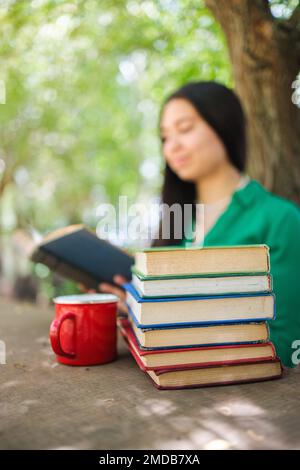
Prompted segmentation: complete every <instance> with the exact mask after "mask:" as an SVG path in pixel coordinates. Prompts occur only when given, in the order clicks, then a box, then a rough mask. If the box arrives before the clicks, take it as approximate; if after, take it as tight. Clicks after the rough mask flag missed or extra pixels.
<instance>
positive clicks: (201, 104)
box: [152, 82, 246, 246]
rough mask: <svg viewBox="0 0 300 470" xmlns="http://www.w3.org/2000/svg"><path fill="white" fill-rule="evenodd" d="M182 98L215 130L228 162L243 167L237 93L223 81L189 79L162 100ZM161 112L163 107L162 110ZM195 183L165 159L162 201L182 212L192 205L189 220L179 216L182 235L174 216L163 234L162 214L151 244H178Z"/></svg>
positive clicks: (243, 134) (243, 145)
mask: <svg viewBox="0 0 300 470" xmlns="http://www.w3.org/2000/svg"><path fill="white" fill-rule="evenodd" d="M176 98H183V99H185V100H187V101H189V102H190V103H191V104H192V105H193V106H194V108H195V109H196V110H197V111H198V113H199V115H200V116H201V117H202V118H203V119H205V121H206V122H207V123H208V124H209V125H210V126H211V127H212V128H213V129H214V130H215V132H216V133H217V135H218V136H219V137H220V139H221V140H222V141H223V143H224V145H225V148H226V150H227V154H228V158H229V160H230V162H231V163H232V164H233V165H234V166H235V167H236V168H237V169H238V170H239V171H244V170H245V165H246V120H245V115H244V112H243V109H242V106H241V103H240V100H239V98H238V97H237V95H236V94H235V93H234V92H233V91H232V90H230V89H229V88H227V87H226V86H224V85H221V84H219V83H216V82H190V83H187V84H186V85H184V86H182V87H181V88H179V89H178V90H177V91H175V92H174V93H172V94H171V95H170V96H169V97H168V98H167V99H166V100H165V102H164V104H163V106H162V110H163V109H164V106H165V105H166V104H167V103H168V102H169V101H171V100H172V99H176ZM161 112H162V111H161ZM195 200H196V186H195V184H194V183H191V182H187V181H183V180H181V179H180V178H179V177H178V176H177V175H176V174H175V173H174V172H173V171H172V170H171V168H170V167H169V165H168V164H167V163H166V166H165V170H164V183H163V188H162V197H161V203H163V204H166V205H167V206H168V207H171V206H172V205H173V204H176V203H177V204H179V205H180V206H181V210H182V214H183V209H184V205H185V204H189V205H190V207H192V213H191V217H190V220H189V219H187V218H185V219H184V218H183V217H182V219H183V220H182V237H181V238H176V237H175V235H176V233H175V228H174V220H173V222H172V221H171V228H170V237H169V238H165V239H164V237H163V233H162V224H163V221H164V218H165V217H169V214H165V215H164V214H163V215H162V218H161V221H160V225H159V232H158V236H157V238H156V239H155V240H154V241H153V243H152V246H172V245H180V244H181V242H182V238H183V236H184V228H185V226H186V224H191V223H192V220H193V219H194V218H195V209H196V206H195V202H196V201H195Z"/></svg>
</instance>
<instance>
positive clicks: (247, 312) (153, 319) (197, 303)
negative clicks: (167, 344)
mask: <svg viewBox="0 0 300 470" xmlns="http://www.w3.org/2000/svg"><path fill="white" fill-rule="evenodd" d="M123 287H124V288H125V290H126V292H127V295H126V303H127V306H128V307H129V309H130V311H131V312H132V314H133V315H134V318H135V319H136V320H137V323H138V324H139V326H140V327H161V326H164V325H166V326H167V325H169V326H171V325H177V324H178V323H180V324H182V325H184V324H192V323H193V324H199V323H226V322H249V321H266V320H271V319H273V318H274V317H275V296H274V294H273V293H253V294H231V295H223V296H220V295H219V296H213V295H211V296H203V295H201V296H189V297H164V298H144V297H141V296H140V295H139V293H138V292H137V290H136V289H135V288H134V286H133V285H132V284H131V283H127V284H124V285H123Z"/></svg>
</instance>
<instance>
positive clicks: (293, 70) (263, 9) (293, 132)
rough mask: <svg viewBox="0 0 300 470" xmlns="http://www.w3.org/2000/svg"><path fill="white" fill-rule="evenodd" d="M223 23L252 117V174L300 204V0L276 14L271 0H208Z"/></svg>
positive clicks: (249, 118) (239, 91)
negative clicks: (299, 84)
mask: <svg viewBox="0 0 300 470" xmlns="http://www.w3.org/2000/svg"><path fill="white" fill-rule="evenodd" d="M205 3H206V6H207V7H208V8H209V9H210V10H211V11H212V13H213V15H214V16H215V18H216V20H217V21H218V22H219V23H220V25H221V27H222V29H223V31H224V33H225V36H226V39H227V43H228V48H229V54H230V58H231V61H232V68H233V78H234V83H235V91H236V92H237V94H238V95H239V97H240V99H241V101H242V104H243V106H244V109H245V113H246V117H247V121H248V149H249V153H248V168H247V170H248V173H249V174H250V176H252V177H253V178H256V179H258V180H259V181H261V183H262V184H263V185H264V186H265V187H266V188H267V189H269V190H271V191H273V192H275V193H277V194H279V195H281V196H284V197H286V198H289V199H292V200H294V201H295V202H297V203H298V204H300V109H299V108H298V107H297V106H296V104H294V103H293V102H292V95H293V92H294V91H295V90H294V89H293V88H292V85H293V82H295V80H296V77H297V74H298V73H299V71H300V5H299V4H298V7H297V8H296V9H295V11H294V13H293V15H292V17H291V18H290V19H289V20H277V19H275V18H274V17H273V16H272V14H271V12H270V9H269V3H268V0H205Z"/></svg>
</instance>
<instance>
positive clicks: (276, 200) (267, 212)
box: [182, 180, 300, 367]
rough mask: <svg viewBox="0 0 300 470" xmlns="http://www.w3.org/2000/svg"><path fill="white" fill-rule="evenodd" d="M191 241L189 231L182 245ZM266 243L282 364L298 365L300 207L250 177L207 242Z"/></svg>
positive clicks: (272, 324)
mask: <svg viewBox="0 0 300 470" xmlns="http://www.w3.org/2000/svg"><path fill="white" fill-rule="evenodd" d="M191 243H192V241H191V237H189V236H187V237H185V238H184V240H183V244H182V245H183V246H191ZM261 243H264V244H266V245H268V246H269V248H270V262H271V274H272V275H273V290H274V292H275V296H276V319H275V320H271V321H269V322H268V324H269V328H270V339H271V341H272V342H273V343H274V345H275V347H276V351H277V355H278V356H279V357H280V359H281V361H282V363H283V364H284V365H285V366H287V367H295V366H296V365H297V362H299V359H300V208H299V207H298V206H296V204H294V203H293V202H290V201H288V200H285V199H283V198H281V197H279V196H276V195H275V194H273V193H271V192H269V191H267V190H266V189H264V188H263V186H261V184H260V183H259V182H258V181H256V180H250V182H249V183H248V184H247V185H246V186H245V187H243V188H242V189H239V190H237V191H235V193H234V194H233V196H232V200H231V202H230V204H229V206H228V207H227V209H226V210H225V212H223V213H222V214H221V215H220V217H219V218H218V219H217V221H216V223H215V224H214V225H213V227H212V228H211V229H210V230H209V231H208V232H207V233H206V235H205V238H204V242H203V246H222V245H224V246H225V245H248V244H249V245H251V244H261ZM297 340H298V344H297V343H296V341H297ZM293 343H294V344H293ZM298 351H299V353H298ZM293 354H294V356H293ZM292 356H293V357H294V359H293V358H292ZM295 357H296V360H295Z"/></svg>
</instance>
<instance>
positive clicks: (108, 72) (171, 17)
mask: <svg viewBox="0 0 300 470" xmlns="http://www.w3.org/2000/svg"><path fill="white" fill-rule="evenodd" d="M271 3H272V5H273V7H274V8H277V16H280V15H283V16H285V15H286V14H287V10H289V8H290V4H293V2H275V1H274V2H271ZM276 5H277V7H276ZM278 5H279V6H280V5H281V10H280V9H279V10H278ZM274 11H275V10H274ZM0 30H1V41H0V81H1V83H2V94H4V93H5V102H3V103H2V104H0V204H1V207H0V208H1V212H0V224H1V254H0V276H1V282H2V284H1V286H2V292H4V293H6V294H8V295H16V296H19V297H20V298H22V297H24V298H28V299H30V298H32V299H34V298H38V300H39V301H41V302H42V301H44V302H47V300H48V299H50V298H51V297H53V295H56V294H58V293H71V292H72V293H73V292H76V289H77V287H76V286H75V285H74V284H73V283H72V282H68V281H62V280H61V279H59V278H57V277H55V276H53V274H51V273H50V272H49V271H48V269H47V268H46V267H44V266H41V265H36V266H33V265H32V264H31V263H29V262H28V261H27V260H26V258H25V257H23V256H22V254H21V253H18V252H16V251H15V250H14V248H13V247H12V243H11V237H12V234H13V233H14V232H15V230H16V229H25V230H27V229H28V227H31V228H33V229H35V230H37V231H38V232H41V233H43V234H44V233H46V232H48V231H50V230H53V229H55V228H58V227H63V226H65V225H68V224H73V223H85V224H87V225H88V226H90V227H91V228H95V227H96V224H97V207H98V206H99V204H101V203H103V202H110V203H112V204H114V205H116V204H117V203H118V197H119V195H120V194H122V195H127V196H128V198H129V203H130V202H137V201H143V200H147V199H149V198H151V197H152V196H157V195H159V193H160V187H161V183H162V168H163V161H162V157H161V153H160V143H159V139H158V134H157V121H158V115H159V111H160V107H161V104H162V102H163V99H164V98H165V97H166V96H167V95H168V94H169V93H170V92H171V91H173V90H174V89H175V88H176V87H178V86H180V85H181V84H183V83H184V82H186V81H189V80H200V79H212V80H218V81H219V82H222V83H224V84H226V85H229V86H233V79H232V72H231V64H230V60H229V55H228V51H227V47H226V42H225V38H224V36H223V33H222V30H221V28H220V26H219V25H218V23H217V22H216V21H215V20H214V17H213V16H212V14H211V12H210V11H209V10H208V9H207V8H206V7H205V5H204V2H203V1H201V0H197V1H196V0H195V1H193V0H192V1H190V0H156V1H150V0H149V1H130V0H128V1H125V0H115V1H114V0H100V1H96V0H77V1H63V0H32V1H29V0H28V1H14V0H7V1H0ZM4 88H5V90H4ZM3 101H4V100H3ZM32 274H33V276H32ZM37 281H38V285H36V282H37Z"/></svg>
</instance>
